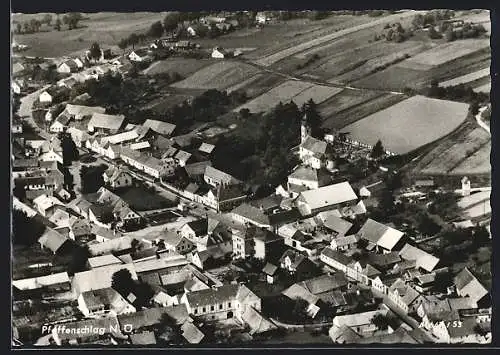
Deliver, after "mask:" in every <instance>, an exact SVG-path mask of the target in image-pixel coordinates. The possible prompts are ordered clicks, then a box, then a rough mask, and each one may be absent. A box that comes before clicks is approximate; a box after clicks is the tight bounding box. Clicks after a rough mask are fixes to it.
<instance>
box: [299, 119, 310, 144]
mask: <svg viewBox="0 0 500 355" xmlns="http://www.w3.org/2000/svg"><path fill="white" fill-rule="evenodd" d="M310 134H311V128H310V127H309V125H308V124H307V113H305V114H304V117H303V118H302V122H301V124H300V144H303V143H304V142H305V141H306V138H307V137H308V136H309V135H310Z"/></svg>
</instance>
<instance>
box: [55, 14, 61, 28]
mask: <svg viewBox="0 0 500 355" xmlns="http://www.w3.org/2000/svg"><path fill="white" fill-rule="evenodd" d="M54 28H55V29H56V30H57V31H60V30H61V19H60V18H59V16H58V17H57V18H56V23H55V24H54Z"/></svg>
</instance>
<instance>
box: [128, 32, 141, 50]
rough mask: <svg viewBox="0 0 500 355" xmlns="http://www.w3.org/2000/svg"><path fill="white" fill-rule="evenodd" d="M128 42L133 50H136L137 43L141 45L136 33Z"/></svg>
mask: <svg viewBox="0 0 500 355" xmlns="http://www.w3.org/2000/svg"><path fill="white" fill-rule="evenodd" d="M127 42H128V43H129V45H131V46H132V50H134V49H135V45H136V44H137V43H139V36H138V35H136V34H135V33H132V34H131V35H130V36H129V37H128V40H127Z"/></svg>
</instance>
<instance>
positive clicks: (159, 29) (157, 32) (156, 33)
mask: <svg viewBox="0 0 500 355" xmlns="http://www.w3.org/2000/svg"><path fill="white" fill-rule="evenodd" d="M162 35H163V26H162V24H161V22H160V21H156V22H155V23H153V24H152V25H151V27H150V29H149V31H148V36H150V37H154V38H160V37H161V36H162Z"/></svg>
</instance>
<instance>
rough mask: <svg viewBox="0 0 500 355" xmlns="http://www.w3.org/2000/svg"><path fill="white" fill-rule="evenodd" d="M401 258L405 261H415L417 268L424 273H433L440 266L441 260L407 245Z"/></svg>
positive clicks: (400, 254) (400, 253)
mask: <svg viewBox="0 0 500 355" xmlns="http://www.w3.org/2000/svg"><path fill="white" fill-rule="evenodd" d="M399 256H400V257H401V259H403V260H415V267H416V268H418V269H421V270H423V271H424V272H432V271H433V270H434V269H435V268H436V266H437V265H438V264H439V258H436V257H435V256H433V255H431V254H429V253H427V252H425V251H423V250H422V249H419V248H417V247H414V246H412V245H410V244H405V246H404V247H403V248H402V249H401V251H400V252H399Z"/></svg>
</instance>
